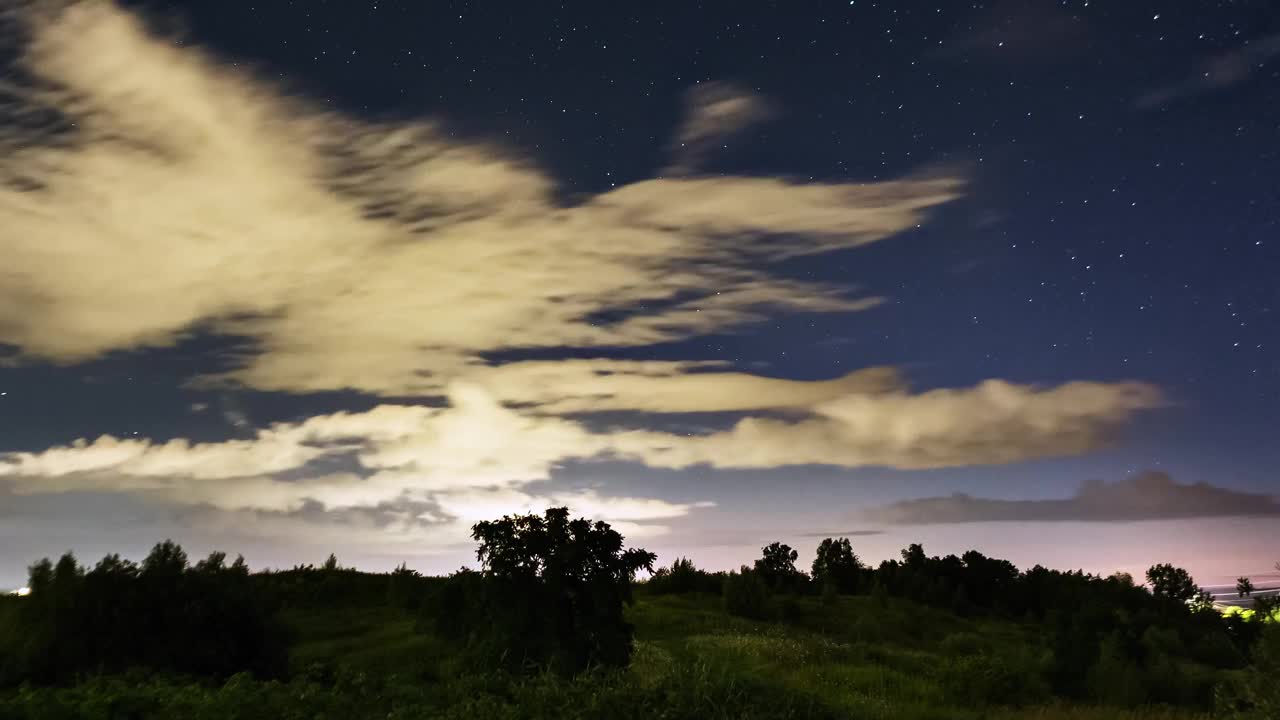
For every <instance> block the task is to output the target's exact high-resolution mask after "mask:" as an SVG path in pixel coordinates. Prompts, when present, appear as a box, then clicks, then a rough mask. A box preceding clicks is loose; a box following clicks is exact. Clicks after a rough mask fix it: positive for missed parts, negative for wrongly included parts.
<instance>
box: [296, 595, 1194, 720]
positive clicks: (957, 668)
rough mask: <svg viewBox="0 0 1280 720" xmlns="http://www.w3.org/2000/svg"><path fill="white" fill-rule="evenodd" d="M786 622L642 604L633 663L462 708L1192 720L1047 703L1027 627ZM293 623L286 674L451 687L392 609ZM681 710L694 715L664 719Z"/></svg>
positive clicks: (703, 600) (808, 606)
mask: <svg viewBox="0 0 1280 720" xmlns="http://www.w3.org/2000/svg"><path fill="white" fill-rule="evenodd" d="M793 612H794V615H793V617H792V618H790V619H789V620H788V622H786V623H775V622H753V621H748V620H743V619H740V618H735V617H731V616H729V615H727V614H726V613H725V612H724V611H723V610H722V609H721V601H720V598H719V597H717V596H711V595H699V594H692V595H679V596H657V597H655V596H643V595H642V596H641V597H640V598H639V601H638V602H637V604H636V605H635V606H633V607H632V608H631V609H630V611H629V619H630V621H631V622H632V623H634V624H635V626H636V653H635V656H634V659H633V662H632V665H631V667H630V668H629V669H628V670H627V671H626V672H625V673H621V674H619V675H616V676H611V677H607V678H605V677H588V678H583V679H579V680H575V681H561V680H558V679H555V678H549V677H548V678H538V679H534V680H528V681H517V682H514V683H505V682H496V681H491V684H490V685H488V686H485V685H484V684H483V683H481V685H479V686H475V687H472V691H473V692H474V693H475V696H474V697H473V698H472V699H471V700H470V701H468V702H474V703H480V705H477V706H475V707H474V708H473V709H474V710H476V711H477V712H479V711H480V710H484V712H486V713H491V714H493V716H495V717H502V716H504V715H503V713H504V712H511V713H515V714H514V715H511V716H512V717H526V716H527V717H535V716H537V715H536V714H535V713H536V711H534V710H532V709H531V708H533V707H540V706H542V705H543V704H546V703H548V702H552V701H551V700H549V699H548V698H549V697H557V696H558V697H561V698H577V700H576V702H578V703H579V704H580V705H581V706H583V707H596V706H595V705H593V704H592V703H603V704H605V705H608V703H609V702H610V698H613V699H615V700H622V699H626V702H627V703H630V704H631V706H632V707H630V709H629V710H619V711H618V712H623V713H626V712H630V711H632V710H635V709H636V708H639V707H644V706H646V705H648V704H652V703H654V702H655V700H654V698H658V699H660V700H661V703H665V707H667V708H668V710H669V711H670V712H668V713H667V714H661V713H659V710H658V708H657V707H656V706H655V708H654V711H655V713H659V714H654V715H652V717H686V716H688V717H693V716H696V717H721V716H723V717H757V716H759V717H766V716H767V717H774V716H777V717H795V718H804V717H814V718H819V717H847V718H869V719H871V718H885V719H888V718H906V719H910V718H921V719H923V718H960V719H964V718H974V719H976V718H1015V717H1016V718H1041V719H1043V720H1058V719H1064V720H1065V719H1067V718H1071V719H1077V718H1078V719H1079V720H1093V719H1095V718H1133V719H1134V720H1138V719H1143V720H1157V719H1159V720H1174V719H1181V720H1186V719H1190V718H1196V717H1202V716H1200V715H1197V714H1196V713H1191V712H1186V711H1177V710H1172V709H1162V708H1145V709H1139V710H1133V711H1127V710H1119V709H1114V708H1098V707H1071V706H1066V705H1062V704H1060V703H1055V702H1053V701H1052V699H1051V698H1050V696H1049V695H1048V692H1047V689H1046V688H1044V687H1043V685H1042V684H1037V683H1038V682H1039V680H1038V675H1037V674H1036V672H1037V668H1038V667H1039V664H1040V663H1041V662H1042V660H1043V650H1042V647H1043V643H1042V641H1041V638H1040V636H1039V634H1038V632H1039V631H1038V630H1037V629H1036V628H1035V627H1034V626H1029V625H1022V624H1018V623H1013V622H1007V621H1000V620H991V619H973V618H962V617H958V616H956V615H953V614H951V613H947V612H944V611H939V610H935V609H932V608H927V607H922V606H918V605H915V604H914V603H910V602H903V601H894V602H890V603H882V602H878V601H877V600H875V599H873V598H871V597H840V598H838V599H837V600H836V601H835V602H834V603H832V604H823V603H821V602H820V601H819V600H818V599H816V598H815V599H808V598H806V599H801V600H800V601H799V602H798V603H797V604H796V608H795V609H794V610H793ZM293 619H294V624H295V627H297V629H298V632H299V643H298V645H297V646H296V648H295V650H294V664H295V665H296V666H298V667H302V666H305V665H308V664H313V663H329V664H333V665H336V666H343V667H345V668H346V669H348V670H355V671H365V672H372V673H386V672H391V671H398V672H400V673H403V674H407V675H413V676H419V677H429V678H434V680H433V682H435V683H437V684H438V686H440V687H444V686H448V685H451V684H455V683H458V682H460V681H462V678H464V677H465V672H464V671H462V670H461V669H459V668H457V667H455V666H454V665H453V662H452V661H453V658H452V657H451V655H450V650H449V648H448V646H446V645H444V644H442V643H439V642H438V641H435V640H434V639H433V638H431V637H430V636H424V635H416V634H413V633H412V632H410V631H411V629H412V626H413V619H412V618H410V617H409V616H407V615H406V614H404V613H401V612H399V611H396V610H392V609H389V608H377V609H369V610H367V611H364V612H362V613H360V614H357V615H354V616H352V614H350V613H342V616H341V617H338V616H337V615H329V614H327V613H326V612H325V611H314V610H313V611H308V612H307V613H305V614H298V615H294V616H293ZM335 628H340V629H335ZM989 676H990V677H989ZM988 677H989V679H984V678H988ZM468 686H469V687H471V686H470V685H468ZM975 687H976V693H977V694H976V695H975V690H974V688H975ZM584 695H585V696H587V699H583V698H582V697H581V696H584ZM485 703H489V704H488V705H486V704H485ZM753 703H755V704H761V705H763V704H768V705H770V706H771V707H773V708H774V710H776V711H777V712H778V713H780V714H776V715H760V714H759V713H756V714H750V713H752V710H751V707H753V705H752V704H753ZM552 704H554V703H552ZM694 708H699V709H698V710H697V712H698V713H701V714H698V715H682V714H670V713H671V712H675V713H679V712H682V711H690V712H692V711H693V709H694ZM441 709H442V710H447V709H448V708H441ZM758 709H759V710H761V711H763V707H761V708H758ZM744 712H745V713H748V714H742V713H744ZM521 713H526V714H521ZM552 716H555V715H554V714H553V715H549V717H552ZM616 716H617V717H623V716H626V717H632V716H635V717H650V716H647V715H631V714H622V715H616Z"/></svg>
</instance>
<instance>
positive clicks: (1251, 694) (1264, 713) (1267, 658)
mask: <svg viewBox="0 0 1280 720" xmlns="http://www.w3.org/2000/svg"><path fill="white" fill-rule="evenodd" d="M1277 678H1280V623H1275V622H1267V623H1266V624H1265V625H1264V626H1263V630H1262V634H1261V637H1260V638H1259V639H1258V642H1257V643H1256V644H1254V646H1253V653H1252V655H1251V656H1250V664H1249V667H1248V668H1247V669H1246V670H1245V671H1244V672H1243V673H1241V674H1239V675H1238V676H1236V677H1235V680H1234V682H1231V683H1230V684H1227V685H1224V686H1222V687H1220V688H1218V692H1217V694H1216V698H1215V705H1216V709H1217V711H1218V712H1217V715H1218V716H1221V717H1231V718H1238V719H1239V720H1245V718H1249V719H1250V720H1253V719H1254V718H1280V682H1277V680H1276V679H1277Z"/></svg>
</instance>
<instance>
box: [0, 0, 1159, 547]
mask: <svg viewBox="0 0 1280 720" xmlns="http://www.w3.org/2000/svg"><path fill="white" fill-rule="evenodd" d="M24 7H28V6H24ZM30 7H34V4H33V5H31V6H30ZM20 17H21V18H22V22H23V23H25V27H26V30H27V31H28V32H27V33H26V34H27V35H28V36H29V42H27V44H26V45H25V46H24V50H23V53H22V57H21V60H20V67H19V68H17V69H16V71H15V72H14V73H12V77H13V78H19V79H17V80H14V81H13V82H14V83H16V85H14V84H10V85H6V86H5V87H4V88H3V89H0V93H4V97H3V98H2V100H3V105H4V107H5V112H6V113H9V115H10V116H11V117H21V119H22V120H23V121H22V122H8V123H0V254H3V257H4V262H3V263H0V345H7V346H11V347H14V348H17V351H18V353H19V354H20V357H21V359H22V361H24V362H28V363H35V362H51V363H57V364H64V365H66V364H75V363H81V362H85V361H88V360H91V359H93V358H98V357H101V356H103V355H104V354H107V353H110V352H114V351H131V350H133V351H136V350H140V349H146V348H154V347H164V346H170V345H172V344H174V343H176V342H179V341H181V340H183V339H185V338H188V337H191V336H194V335H197V334H213V335H224V336H232V337H235V338H236V339H237V340H240V341H242V344H239V345H237V351H236V352H237V353H238V354H236V355H235V356H233V360H234V362H233V364H232V366H231V367H230V369H229V370H226V371H225V372H220V373H217V374H212V375H204V376H201V377H199V378H198V381H199V382H200V383H202V384H204V385H213V386H216V385H234V386H240V387H246V388H249V389H253V390H262V391H285V392H293V393H302V392H313V391H325V390H340V389H354V390H357V391H362V392H365V393H370V394H375V395H382V396H388V397H391V396H394V397H403V396H424V395H430V396H443V397H444V398H446V399H447V401H448V406H447V407H426V406H414V405H395V404H383V405H380V406H378V407H375V408H374V409H372V410H369V411H367V412H363V413H334V414H329V415H320V416H316V417H312V418H309V419H306V420H303V421H301V422H295V423H281V424H277V425H273V426H271V427H268V428H264V429H260V430H257V431H253V430H252V429H251V426H252V421H251V419H250V418H249V417H248V416H247V415H245V414H244V413H243V412H242V411H240V410H239V409H238V408H236V407H235V406H234V403H232V402H231V401H230V400H224V402H223V403H222V405H223V407H222V410H223V414H224V416H225V417H226V419H227V420H228V422H230V423H232V424H233V425H235V426H236V427H237V430H238V432H239V434H240V437H237V438H236V439H233V440H227V441H224V442H211V443H194V442H190V441H187V440H183V439H177V440H172V441H169V442H154V441H151V440H147V439H141V438H128V439H125V438H117V437H112V436H103V437H99V438H97V439H93V440H90V439H88V438H85V439H81V440H78V441H75V442H72V443H69V444H64V445H61V446H57V447H52V448H48V449H45V450H42V451H32V452H19V453H10V454H7V455H3V456H0V480H3V484H4V485H6V486H7V487H8V488H9V490H10V491H11V492H14V493H18V494H25V495H33V494H48V493H71V492H115V493H129V494H133V495H138V496H141V497H146V498H149V499H155V500H157V501H160V502H163V503H167V504H170V505H174V506H178V507H183V508H187V509H194V508H205V509H207V510H208V511H209V512H211V513H215V514H216V513H226V514H228V515H226V517H232V518H243V516H242V515H241V514H242V513H257V514H259V515H261V516H262V517H263V518H272V520H271V522H275V523H278V525H279V526H280V527H293V524H294V523H297V522H307V521H309V520H313V519H314V518H315V517H316V516H317V513H328V514H332V515H333V516H334V517H340V518H346V519H347V520H349V521H350V522H351V523H355V524H357V525H359V523H366V522H367V523H371V524H370V525H369V527H380V526H379V525H378V523H380V522H385V523H386V524H387V526H390V527H403V528H404V532H405V533H407V534H408V535H412V536H414V537H417V536H418V535H416V534H415V533H419V532H429V533H434V532H436V530H435V529H434V528H438V527H439V526H441V524H445V525H447V524H449V523H455V524H456V523H458V522H461V521H460V520H458V518H464V517H471V516H472V515H473V514H474V513H475V512H481V511H483V512H487V513H492V512H495V511H496V510H497V508H498V507H504V508H506V507H515V506H521V507H533V506H536V505H539V504H542V503H545V502H560V501H565V502H570V501H571V502H572V504H576V505H578V506H581V507H584V508H586V509H588V510H590V511H592V512H598V513H601V514H603V517H605V519H609V518H610V517H614V518H616V519H617V520H618V522H623V523H629V524H630V525H629V526H628V527H631V528H632V529H633V530H634V531H635V532H656V531H658V530H659V529H660V528H661V527H664V525H662V524H661V523H660V522H655V521H665V519H667V518H670V517H677V516H680V515H683V514H685V513H688V512H692V511H693V510H694V509H695V508H697V507H699V505H698V504H697V503H668V502H666V501H663V500H660V499H651V498H609V497H605V496H597V495H592V494H584V493H578V494H570V495H564V494H563V493H561V494H557V493H552V492H550V491H538V488H539V487H541V486H539V485H538V483H543V482H545V481H546V480H547V479H548V478H550V477H551V476H552V474H553V473H554V471H555V469H556V468H557V467H558V466H559V464H560V463H562V462H564V461H567V460H593V459H611V460H627V461H634V462H641V463H645V464H648V465H650V466H655V467H687V466H690V465H702V464H705V465H709V466H712V467H721V468H740V467H771V466H780V465H792V464H810V463H823V464H832V465H840V466H846V467H858V466H864V465H887V466H892V467H900V468H925V467H943V466H949V465H969V464H989V463H1006V462H1014V461H1017V460H1022V459H1028V458H1038V457H1045V456H1053V455H1062V454H1073V453H1079V452H1084V451H1086V450H1089V449H1091V448H1093V447H1096V446H1098V445H1100V444H1104V441H1105V440H1106V439H1107V438H1108V437H1110V433H1111V432H1112V430H1114V429H1115V428H1116V427H1117V426H1118V425H1120V424H1122V423H1123V422H1125V421H1126V420H1128V419H1129V418H1130V417H1131V416H1132V415H1133V414H1134V413H1135V412H1137V411H1139V410H1142V409H1145V408H1149V407H1155V406H1157V405H1158V404H1159V403H1160V398H1159V393H1158V392H1157V391H1156V390H1155V389H1154V388H1151V387H1149V386H1146V385H1142V384H1139V383H1111V384H1106V383H1068V384H1066V385H1061V386H1057V387H1049V388H1042V387H1035V386H1028V385H1014V384H1010V383H1005V382H1001V381H994V380H993V381H989V382H986V383H983V384H982V385H979V386H977V387H974V388H965V389H944V390H933V391H929V392H925V393H913V392H911V391H910V390H909V389H908V388H907V387H906V386H905V383H904V382H903V381H902V379H901V378H900V377H899V376H898V373H897V372H896V371H895V370H893V369H891V368H870V369H866V370H861V371H858V372H855V373H852V374H850V375H847V376H844V377H841V378H835V379H832V380H825V381H793V380H785V379H779V378H766V377H759V376H755V375H751V374H748V373H744V372H740V371H738V370H736V369H735V368H733V367H731V366H728V365H725V364H719V363H705V362H654V361H617V360H608V359H599V358H595V359H585V360H565V359H556V360H549V361H537V362H532V361H530V362H511V363H507V364H497V365H495V364H493V363H492V362H491V358H493V357H494V356H495V355H500V354H501V353H503V352H510V351H512V350H530V349H542V350H543V351H544V353H546V354H550V353H553V352H556V351H560V352H562V353H563V354H565V355H568V354H573V355H574V356H582V355H584V354H587V353H590V352H594V351H595V350H596V349H600V351H601V354H603V353H604V351H605V349H609V350H614V349H616V348H620V347H622V348H632V349H633V350H637V349H645V348H649V347H650V346H653V345H655V344H659V343H669V342H672V341H679V340H684V339H688V338H691V337H695V336H700V335H705V334H710V333H723V332H727V331H731V330H734V329H736V328H739V327H741V326H743V325H744V324H747V323H752V322H758V321H762V320H767V319H770V318H772V317H774V316H775V315H776V314H777V313H779V312H855V311H861V310H868V309H870V308H873V307H875V306H876V305H877V304H878V303H880V302H881V301H882V299H881V298H878V297H874V296H867V295H863V294H859V293H857V292H855V291H854V288H852V287H851V286H845V285H841V286H832V285H824V284H821V283H816V282H812V281H808V280H802V279H797V278H794V277H788V276H786V275H785V274H781V273H780V272H777V271H776V270H777V268H779V267H780V266H783V265H785V263H783V262H782V261H785V260H787V259H789V258H794V257H798V256H804V255H817V254H823V253H829V252H833V251H837V250H845V249H850V248H856V247H860V246H863V245H867V244H869V243H874V242H878V241H881V240H884V239H886V238H889V237H892V236H894V235H896V234H899V233H901V232H903V231H904V230H908V229H912V228H915V227H918V226H919V225H920V224H921V223H923V222H925V221H926V220H927V219H928V218H929V216H930V213H931V212H933V211H934V210H935V209H936V208H938V207H939V206H941V205H943V204H945V203H947V202H950V201H952V200H954V199H956V198H957V197H959V196H960V194H961V193H962V192H963V186H964V183H963V179H962V178H960V177H957V176H945V175H944V176H938V175H934V176H928V177H926V176H919V175H917V176H910V177H905V178H901V179H897V180H888V181H883V182H873V183H854V182H848V183H802V182H794V181H790V180H786V179H782V178H776V177H747V176H732V175H730V176H725V175H716V176H705V175H696V174H691V173H692V170H693V168H694V166H696V161H697V160H698V159H699V158H700V157H701V155H700V154H701V153H702V152H703V150H704V149H706V148H708V147H709V144H712V143H715V142H718V141H720V140H722V139H723V138H725V137H728V136H729V135H730V134H732V133H734V132H737V131H739V130H741V129H742V128H743V127H745V126H746V125H747V124H749V123H750V122H753V121H755V120H757V119H759V118H760V117H762V116H763V115H764V113H765V109H766V105H765V104H764V103H763V102H762V101H761V100H760V99H759V98H755V97H754V96H751V95H750V94H748V93H745V92H744V91H742V90H739V89H735V88H733V87H731V86H725V85H710V86H706V87H701V88H699V89H696V90H695V91H694V92H693V93H692V94H691V99H690V107H691V109H690V115H689V118H688V120H687V121H686V123H685V124H684V125H683V126H682V127H681V129H680V130H679V131H678V133H677V138H678V139H679V141H680V142H683V143H684V144H685V146H686V151H687V152H686V155H685V156H683V157H682V158H678V159H677V160H678V161H679V162H684V163H686V165H685V166H683V169H682V170H681V172H680V173H679V174H676V175H674V176H665V177H656V178H650V179H643V180H639V181H637V182H634V183H631V184H628V185H623V186H621V187H617V188H614V189H612V190H609V191H607V192H602V193H599V194H596V195H594V196H589V197H585V198H579V199H575V200H573V201H568V200H566V199H565V198H564V195H565V193H564V192H563V189H562V188H561V187H560V186H559V185H558V183H557V182H556V181H555V179H554V178H552V177H551V176H549V175H548V174H547V173H546V172H544V171H542V170H541V169H539V168H538V167H536V166H534V165H533V164H532V163H531V162H529V161H528V159H527V158H526V157H524V156H523V155H522V154H521V153H519V152H518V151H517V150H515V149H513V148H508V147H503V146H500V145H498V144H495V143H489V142H483V141H476V140H467V141H464V140H461V139H458V138H456V137H454V135H453V134H451V133H449V132H448V131H446V130H443V129H441V127H440V126H438V125H437V124H435V123H433V122H430V121H427V120H423V121H420V122H400V123H374V122H370V121H365V120H360V119H356V118H353V117H348V116H344V115H341V114H338V113H335V112H332V111H329V110H324V109H320V108H318V107H316V105H315V104H314V103H310V102H308V101H307V100H306V99H304V98H299V97H292V96H289V95H287V94H286V93H284V92H282V91H281V90H280V89H279V88H278V87H275V86H274V85H272V84H270V83H267V82H264V81H263V80H261V79H259V78H257V77H255V76H254V75H253V74H252V73H250V72H249V71H246V70H244V69H242V68H240V67H229V66H228V65H227V64H226V63H220V62H219V61H218V60H217V58H215V57H214V56H212V55H210V54H208V53H206V52H203V51H201V50H199V49H197V48H194V47H192V46H191V45H190V44H189V43H175V42H170V41H167V40H165V39H163V38H159V37H156V36H154V35H152V34H151V33H150V32H148V31H147V30H146V28H145V27H144V25H143V23H142V22H141V21H140V20H139V19H138V18H137V17H135V16H134V15H131V14H129V13H127V12H125V11H123V10H122V9H121V8H120V7H119V6H118V5H117V4H115V3H111V2H88V1H82V2H74V1H68V2H59V3H55V4H43V5H40V9H39V12H35V11H32V10H30V9H28V11H27V14H25V15H21V16H20ZM41 119H44V120H41ZM570 350H572V352H570ZM584 351H585V352H584ZM602 411H631V412H635V413H638V414H659V413H695V412H734V413H739V414H741V415H742V416H743V417H741V419H740V420H739V421H738V422H737V424H736V425H735V426H733V427H732V428H731V429H730V430H727V431H720V432H708V433H706V434H698V435H683V434H674V433H669V432H657V431H652V430H647V429H641V430H619V429H609V430H596V431H593V430H590V429H588V425H587V424H586V423H585V421H580V420H578V419H574V417H576V416H578V415H581V414H591V413H599V412H602ZM654 424H655V425H660V423H659V422H657V421H655V423H654ZM336 466H341V467H343V468H344V469H343V471H342V472H335V471H334V467H336ZM217 516H218V517H224V516H223V515H217ZM347 520H344V522H346V521H347ZM228 522H234V520H229V521H228ZM395 523H400V524H401V525H396V524H395ZM424 524H425V525H427V526H430V527H431V528H433V529H431V530H429V531H427V530H423V529H422V528H421V527H420V526H423V525H424ZM641 526H643V527H641ZM361 527H364V526H363V525H361ZM451 527H453V526H451ZM456 529H457V527H454V530H456Z"/></svg>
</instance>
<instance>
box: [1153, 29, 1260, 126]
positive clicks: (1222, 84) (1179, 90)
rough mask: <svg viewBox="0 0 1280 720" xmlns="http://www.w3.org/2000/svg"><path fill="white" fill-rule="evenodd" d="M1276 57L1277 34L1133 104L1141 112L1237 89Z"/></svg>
mask: <svg viewBox="0 0 1280 720" xmlns="http://www.w3.org/2000/svg"><path fill="white" fill-rule="evenodd" d="M1277 55H1280V33H1277V34H1275V35H1267V36H1264V37H1260V38H1257V39H1255V40H1252V41H1249V42H1247V43H1246V44H1245V45H1243V46H1241V47H1239V48H1236V49H1235V50H1231V51H1230V52H1226V53H1222V54H1220V55H1217V56H1215V57H1212V58H1210V59H1209V60H1208V61H1205V62H1202V63H1201V64H1200V66H1199V67H1198V68H1196V69H1195V70H1193V71H1192V72H1191V73H1190V74H1189V75H1187V77H1185V78H1183V79H1182V80H1181V81H1179V82H1176V83H1172V84H1170V85H1165V86H1162V87H1158V88H1156V89H1154V90H1151V91H1148V92H1146V93H1144V94H1142V95H1141V96H1139V97H1138V99H1137V100H1135V101H1134V105H1136V106H1137V107H1139V108H1141V109H1144V110H1146V109H1151V108H1157V107H1162V106H1165V105H1168V104H1169V103H1171V102H1174V101H1176V100H1182V99H1185V98H1189V97H1194V96H1196V95H1203V94H1206V93H1211V92H1215V91H1218V90H1224V89H1226V88H1230V87H1235V86H1236V85H1241V84H1243V83H1244V82H1245V81H1247V80H1248V79H1249V77H1250V76H1251V75H1252V74H1253V72H1254V70H1255V69H1257V68H1259V67H1261V66H1262V65H1263V64H1264V63H1266V62H1268V61H1269V60H1271V59H1272V58H1274V57H1276V56H1277Z"/></svg>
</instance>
